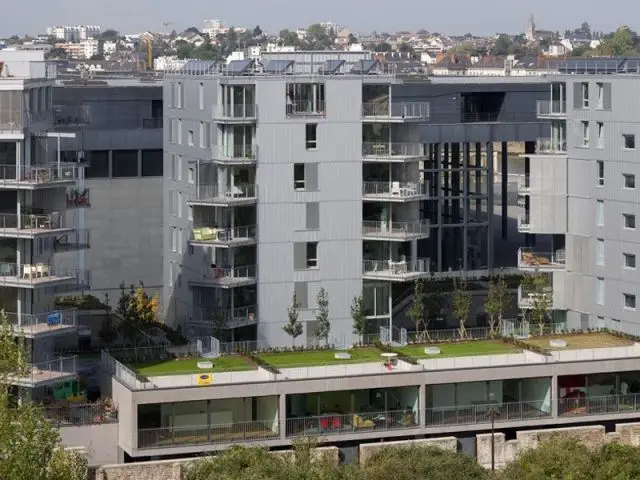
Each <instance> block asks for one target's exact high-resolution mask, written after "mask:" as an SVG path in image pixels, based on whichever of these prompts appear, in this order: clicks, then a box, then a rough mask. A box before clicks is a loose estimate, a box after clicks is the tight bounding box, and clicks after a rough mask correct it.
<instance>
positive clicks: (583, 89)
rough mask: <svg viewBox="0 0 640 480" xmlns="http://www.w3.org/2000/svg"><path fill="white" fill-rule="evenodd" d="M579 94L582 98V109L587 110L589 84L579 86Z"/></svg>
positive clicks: (584, 83)
mask: <svg viewBox="0 0 640 480" xmlns="http://www.w3.org/2000/svg"><path fill="white" fill-rule="evenodd" d="M580 92H581V97H582V108H589V83H588V82H583V83H582V84H581V85H580Z"/></svg>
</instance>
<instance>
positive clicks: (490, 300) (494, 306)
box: [484, 278, 511, 336]
mask: <svg viewBox="0 0 640 480" xmlns="http://www.w3.org/2000/svg"><path fill="white" fill-rule="evenodd" d="M510 302H511V296H510V295H509V286H508V285H507V282H506V281H505V280H504V279H503V278H498V279H493V280H491V282H490V283H489V292H488V295H487V299H486V301H485V304H484V309H485V310H486V312H487V313H488V314H489V329H490V334H491V336H493V335H495V334H496V331H497V332H498V333H499V332H502V318H503V316H504V312H505V310H506V309H507V307H508V306H509V303H510ZM496 329H497V330H496Z"/></svg>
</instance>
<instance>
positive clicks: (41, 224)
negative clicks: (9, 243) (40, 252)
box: [0, 213, 73, 236]
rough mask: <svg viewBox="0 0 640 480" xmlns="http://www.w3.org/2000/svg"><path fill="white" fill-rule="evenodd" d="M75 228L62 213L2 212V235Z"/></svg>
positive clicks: (0, 219) (0, 227)
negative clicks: (28, 213) (27, 213)
mask: <svg viewBox="0 0 640 480" xmlns="http://www.w3.org/2000/svg"><path fill="white" fill-rule="evenodd" d="M68 228H73V227H72V226H71V224H70V223H68V222H67V220H66V219H65V217H64V215H62V214H61V213H49V214H43V215H17V214H15V213H0V236H2V235H3V234H4V235H11V234H20V235H24V234H29V233H32V234H35V233H44V232H47V231H51V230H63V229H68Z"/></svg>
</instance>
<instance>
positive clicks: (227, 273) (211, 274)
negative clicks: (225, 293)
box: [203, 265, 258, 283]
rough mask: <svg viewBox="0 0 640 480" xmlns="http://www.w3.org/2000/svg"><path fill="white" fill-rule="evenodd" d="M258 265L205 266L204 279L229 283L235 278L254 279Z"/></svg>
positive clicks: (239, 279)
mask: <svg viewBox="0 0 640 480" xmlns="http://www.w3.org/2000/svg"><path fill="white" fill-rule="evenodd" d="M257 271H258V267H256V266H255V265H248V266H244V267H207V268H205V271H204V274H203V277H204V280H208V281H211V282H213V283H229V282H233V281H235V280H237V281H243V280H250V279H255V278H256V276H257Z"/></svg>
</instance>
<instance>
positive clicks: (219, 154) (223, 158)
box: [212, 145, 258, 163]
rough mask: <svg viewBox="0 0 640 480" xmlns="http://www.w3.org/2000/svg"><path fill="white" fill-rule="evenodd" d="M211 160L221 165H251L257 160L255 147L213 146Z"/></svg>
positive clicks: (256, 147)
mask: <svg viewBox="0 0 640 480" xmlns="http://www.w3.org/2000/svg"><path fill="white" fill-rule="evenodd" d="M212 153H213V159H214V160H216V161H218V162H223V163H227V162H228V163H253V162H255V161H256V160H257V158H258V146H257V145H215V146H214V147H213V152H212Z"/></svg>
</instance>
